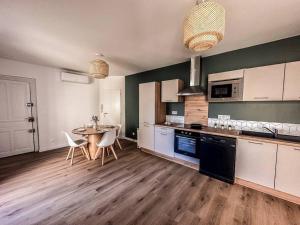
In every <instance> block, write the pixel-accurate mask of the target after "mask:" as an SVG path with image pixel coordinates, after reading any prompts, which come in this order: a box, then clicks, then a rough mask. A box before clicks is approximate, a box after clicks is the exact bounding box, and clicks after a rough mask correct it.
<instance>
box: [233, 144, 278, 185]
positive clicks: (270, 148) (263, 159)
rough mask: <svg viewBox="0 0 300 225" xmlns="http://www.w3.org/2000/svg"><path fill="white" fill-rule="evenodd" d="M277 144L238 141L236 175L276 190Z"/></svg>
mask: <svg viewBox="0 0 300 225" xmlns="http://www.w3.org/2000/svg"><path fill="white" fill-rule="evenodd" d="M276 152H277V144H271V143H265V142H261V141H250V140H246V139H238V146H237V152H236V168H235V175H236V177H238V178H241V179H243V180H246V181H250V182H253V183H256V184H260V185H263V186H266V187H270V188H274V178H275V166H276Z"/></svg>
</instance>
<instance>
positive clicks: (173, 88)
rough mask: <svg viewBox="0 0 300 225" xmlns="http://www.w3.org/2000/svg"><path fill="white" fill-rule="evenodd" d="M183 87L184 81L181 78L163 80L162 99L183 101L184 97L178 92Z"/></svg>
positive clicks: (165, 100)
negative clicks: (178, 94)
mask: <svg viewBox="0 0 300 225" xmlns="http://www.w3.org/2000/svg"><path fill="white" fill-rule="evenodd" d="M182 88H183V81H182V80H179V79H174V80H165V81H162V82H161V101H162V102H182V101H183V97H180V96H177V93H178V92H179V91H181V89H182Z"/></svg>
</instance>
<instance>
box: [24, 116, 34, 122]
mask: <svg viewBox="0 0 300 225" xmlns="http://www.w3.org/2000/svg"><path fill="white" fill-rule="evenodd" d="M25 119H26V120H27V121H28V122H29V123H32V122H34V117H33V116H30V117H27V118H25Z"/></svg>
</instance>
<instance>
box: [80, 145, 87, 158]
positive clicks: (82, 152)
mask: <svg viewBox="0 0 300 225" xmlns="http://www.w3.org/2000/svg"><path fill="white" fill-rule="evenodd" d="M80 150H81V154H82V155H83V156H84V157H86V155H85V153H84V151H83V149H82V147H80Z"/></svg>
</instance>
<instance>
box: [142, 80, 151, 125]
mask: <svg viewBox="0 0 300 225" xmlns="http://www.w3.org/2000/svg"><path fill="white" fill-rule="evenodd" d="M139 122H140V123H144V122H146V123H148V124H155V82H149V83H143V84H140V85H139Z"/></svg>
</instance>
